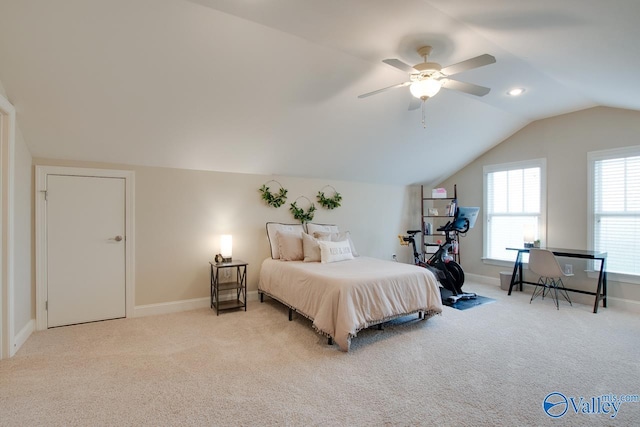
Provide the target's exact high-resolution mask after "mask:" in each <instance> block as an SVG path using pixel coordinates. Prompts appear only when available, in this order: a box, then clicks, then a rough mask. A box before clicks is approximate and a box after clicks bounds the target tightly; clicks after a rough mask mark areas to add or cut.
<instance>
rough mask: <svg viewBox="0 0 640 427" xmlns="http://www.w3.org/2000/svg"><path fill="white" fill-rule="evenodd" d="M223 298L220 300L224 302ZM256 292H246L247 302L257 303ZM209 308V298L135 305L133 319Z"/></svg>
mask: <svg viewBox="0 0 640 427" xmlns="http://www.w3.org/2000/svg"><path fill="white" fill-rule="evenodd" d="M224 300H225V298H223V299H222V301H224ZM257 300H258V291H251V292H247V301H257ZM210 306H211V298H210V297H204V298H193V299H187V300H181V301H171V302H161V303H158V304H145V305H137V306H136V307H135V314H134V317H144V316H155V315H158V314H170V313H178V312H181V311H189V310H197V309H199V308H207V307H210Z"/></svg>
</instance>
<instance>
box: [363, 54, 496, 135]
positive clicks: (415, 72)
mask: <svg viewBox="0 0 640 427" xmlns="http://www.w3.org/2000/svg"><path fill="white" fill-rule="evenodd" d="M431 49H432V48H431V46H423V47H421V48H419V49H418V54H419V55H420V56H421V57H422V58H423V59H424V62H421V63H419V64H417V65H414V66H413V67H412V66H410V65H408V64H405V63H404V62H402V61H400V60H399V59H385V60H383V61H382V62H384V63H385V64H389V65H391V66H392V67H395V68H397V69H399V70H402V71H405V72H407V73H409V81H407V82H403V83H399V84H397V85H393V86H389V87H385V88H382V89H378V90H374V91H373V92H368V93H365V94H362V95H360V96H358V98H366V97H368V96H371V95H375V94H378V93H380V92H384V91H386V90H389V89H395V88H398V87H405V86H409V90H410V91H411V94H412V95H413V96H414V100H415V101H417V100H421V101H422V104H424V101H426V100H427V99H429V98H431V97H432V96H434V95H435V94H437V93H438V92H439V91H440V89H441V88H443V87H444V88H445V89H452V90H457V91H460V92H464V93H468V94H470V95H475V96H485V95H486V94H488V93H489V91H490V90H491V89H489V88H488V87H484V86H478V85H475V84H473V83H466V82H461V81H458V80H453V79H452V78H451V76H452V75H454V74H458V73H461V72H463V71H467V70H471V69H474V68H478V67H483V66H485V65H489V64H493V63H494V62H496V58H494V57H493V56H491V55H489V54H486V53H485V54H484V55H480V56H476V57H475V58H471V59H467V60H466V61H462V62H458V63H457V64H453V65H449V66H448V67H444V68H442V66H441V65H440V64H438V63H436V62H427V57H428V56H429V55H430V54H431ZM419 106H420V103H417V102H412V103H411V104H410V105H409V110H415V109H417V108H418V107H419ZM423 124H424V120H423Z"/></svg>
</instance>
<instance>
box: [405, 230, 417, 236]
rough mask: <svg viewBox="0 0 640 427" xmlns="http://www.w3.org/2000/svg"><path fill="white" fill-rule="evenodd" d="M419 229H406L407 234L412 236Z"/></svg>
mask: <svg viewBox="0 0 640 427" xmlns="http://www.w3.org/2000/svg"><path fill="white" fill-rule="evenodd" d="M419 232H420V230H407V234H411V235H412V236H413V235H415V234H418V233H419Z"/></svg>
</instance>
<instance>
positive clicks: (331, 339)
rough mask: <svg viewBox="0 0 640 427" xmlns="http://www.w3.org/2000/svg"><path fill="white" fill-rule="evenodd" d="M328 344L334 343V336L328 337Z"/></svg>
mask: <svg viewBox="0 0 640 427" xmlns="http://www.w3.org/2000/svg"><path fill="white" fill-rule="evenodd" d="M327 345H333V338H331V337H329V338H328V339H327Z"/></svg>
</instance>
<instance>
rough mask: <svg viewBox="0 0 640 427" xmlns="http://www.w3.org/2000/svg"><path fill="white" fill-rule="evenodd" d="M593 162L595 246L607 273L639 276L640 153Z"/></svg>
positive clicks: (639, 151)
mask: <svg viewBox="0 0 640 427" xmlns="http://www.w3.org/2000/svg"><path fill="white" fill-rule="evenodd" d="M637 151H638V154H637V155H633V156H625V157H616V158H604V159H596V160H594V162H593V246H594V250H596V251H602V252H607V253H608V257H607V270H608V271H611V272H616V273H623V274H632V275H640V149H639V150H637Z"/></svg>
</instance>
